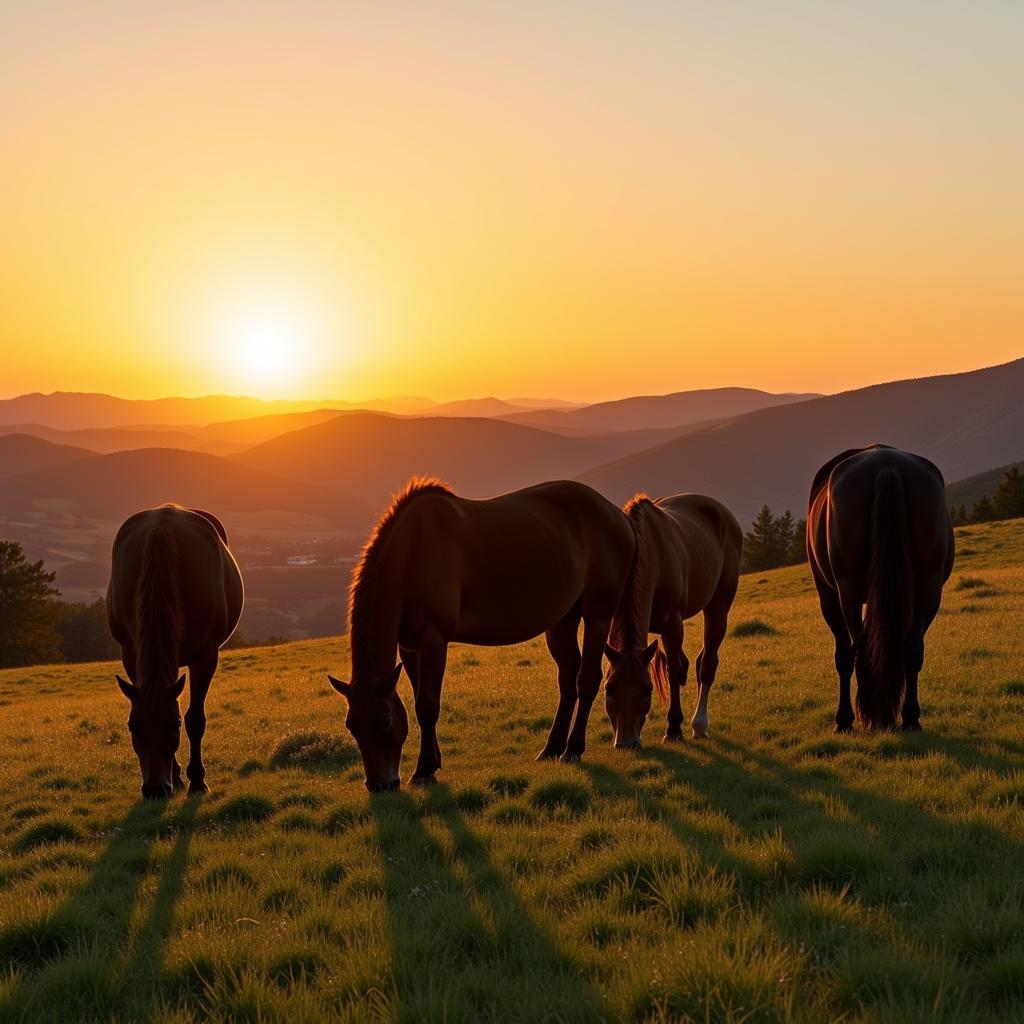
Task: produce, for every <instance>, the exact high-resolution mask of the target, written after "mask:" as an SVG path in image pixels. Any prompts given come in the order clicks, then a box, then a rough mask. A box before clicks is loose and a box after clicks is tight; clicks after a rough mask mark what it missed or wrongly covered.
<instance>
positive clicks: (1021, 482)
mask: <svg viewBox="0 0 1024 1024" xmlns="http://www.w3.org/2000/svg"><path fill="white" fill-rule="evenodd" d="M992 508H993V511H994V512H995V516H996V518H997V519H1018V518H1020V517H1021V516H1024V473H1021V471H1020V469H1019V468H1018V467H1017V466H1011V467H1010V468H1009V469H1008V470H1007V471H1006V472H1005V473H1004V474H1003V479H1002V480H1001V481H1000V482H999V486H998V487H997V488H996V493H995V494H993V495H992Z"/></svg>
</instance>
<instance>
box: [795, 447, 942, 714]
mask: <svg viewBox="0 0 1024 1024" xmlns="http://www.w3.org/2000/svg"><path fill="white" fill-rule="evenodd" d="M954 555H955V541H954V538H953V525H952V523H951V521H950V517H949V509H948V508H947V507H946V485H945V481H944V480H943V478H942V473H941V472H940V471H939V469H938V467H936V466H935V465H934V464H933V463H931V462H929V461H928V459H925V458H922V457H921V456H920V455H914V454H912V453H911V452H905V451H900V450H899V449H898V448H892V447H890V446H888V445H870V446H868V447H866V448H851V449H849V450H848V451H845V452H842V453H841V454H840V455H837V456H836V457H835V458H833V459H831V460H829V461H828V462H826V463H825V465H824V466H822V467H821V469H819V470H818V472H817V474H816V475H815V477H814V482H813V483H812V485H811V494H810V499H809V502H808V512H807V557H808V560H809V561H810V565H811V574H812V576H813V577H814V586H815V588H816V589H817V591H818V600H819V603H820V604H821V613H822V615H823V616H824V619H825V622H826V623H827V624H828V627H829V629H831V631H832V633H833V635H834V636H835V641H836V647H835V664H836V671H837V672H838V673H839V706H838V709H837V711H836V732H848V731H849V730H850V729H851V728H852V727H853V721H854V714H853V707H852V705H851V702H850V679H851V677H852V676H853V674H854V672H855V671H856V675H857V716H858V718H859V719H860V721H861V724H862V725H863V726H864V727H865V728H868V729H876V728H881V729H892V728H894V727H895V725H896V717H897V712H898V711H899V709H900V702H901V700H902V704H903V715H902V717H903V728H904V729H907V730H913V731H916V730H919V729H920V728H921V706H920V704H919V703H918V697H917V678H918V675H919V674H920V672H921V668H922V666H923V665H924V636H925V633H926V631H927V630H928V627H929V626H930V625H931V622H932V620H933V619H934V618H935V615H936V614H937V612H938V610H939V604H940V602H941V600H942V588H943V586H944V585H945V583H946V581H947V580H948V579H949V576H950V573H952V571H953V559H954Z"/></svg>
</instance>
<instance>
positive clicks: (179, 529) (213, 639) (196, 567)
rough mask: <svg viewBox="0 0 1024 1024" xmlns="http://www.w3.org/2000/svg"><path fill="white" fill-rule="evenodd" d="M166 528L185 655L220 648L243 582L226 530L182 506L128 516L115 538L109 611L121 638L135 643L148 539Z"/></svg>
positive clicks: (203, 514)
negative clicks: (212, 646)
mask: <svg viewBox="0 0 1024 1024" xmlns="http://www.w3.org/2000/svg"><path fill="white" fill-rule="evenodd" d="M157 528H162V529H165V530H166V531H167V533H168V535H169V537H170V539H171V541H172V543H173V548H174V553H175V570H176V573H175V574H176V582H177V588H178V591H179V593H180V600H181V603H182V613H183V616H184V621H185V635H184V638H183V644H182V646H183V659H182V662H181V664H186V663H187V661H188V657H189V655H190V654H192V653H195V654H198V653H200V649H201V648H204V647H206V646H209V644H211V643H214V644H215V645H216V646H217V647H219V646H220V645H221V644H222V643H224V642H225V641H226V640H227V639H228V638H229V637H230V636H231V633H232V632H233V631H234V629H235V626H236V625H237V624H238V620H239V618H240V616H241V611H242V602H243V587H242V578H241V573H240V572H239V570H238V564H237V563H236V562H235V559H234V556H233V555H232V554H231V552H230V550H229V549H228V547H227V544H226V542H225V538H226V532H225V530H224V527H223V525H222V524H221V523H220V521H219V520H218V519H217V518H216V517H215V516H213V515H212V514H211V513H208V512H202V511H198V510H197V511H193V510H191V509H187V508H183V507H182V506H180V505H161V506H159V507H158V508H152V509H145V510H143V511H141V512H136V513H135V514H134V515H132V516H130V517H129V518H128V519H126V520H125V522H124V523H123V524H122V525H121V528H120V529H119V530H118V532H117V535H116V536H115V538H114V545H113V550H112V554H111V574H110V584H109V586H108V588H107V613H108V618H109V621H110V628H111V632H112V634H113V636H114V638H115V639H116V640H118V642H119V643H122V644H124V643H125V642H126V641H131V642H134V641H136V640H137V638H136V637H135V636H134V632H135V629H136V625H137V621H138V615H137V599H138V590H139V581H140V579H141V574H142V572H143V567H144V557H143V556H144V552H145V545H146V538H147V537H148V536H149V534H150V533H151V532H152V531H153V530H155V529H157Z"/></svg>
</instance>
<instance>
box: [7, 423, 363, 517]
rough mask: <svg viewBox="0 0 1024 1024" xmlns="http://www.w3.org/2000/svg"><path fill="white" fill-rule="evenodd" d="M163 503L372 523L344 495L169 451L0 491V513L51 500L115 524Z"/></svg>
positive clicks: (45, 474) (35, 476) (121, 457)
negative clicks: (137, 512) (289, 513)
mask: <svg viewBox="0 0 1024 1024" xmlns="http://www.w3.org/2000/svg"><path fill="white" fill-rule="evenodd" d="M0 440H2V439H0ZM165 501H176V502H178V503H179V504H182V505H189V506H197V507H200V508H209V509H211V510H216V512H217V513H218V514H222V513H223V514H224V515H225V517H229V516H230V514H231V513H245V514H251V513H254V512H261V511H267V510H274V511H280V512H296V513H302V514H304V515H311V516H318V517H320V518H322V519H323V520H325V521H327V522H329V523H332V524H334V525H335V526H338V527H343V528H346V529H350V530H354V531H362V530H365V529H366V528H367V527H368V525H369V523H370V522H371V512H370V510H369V508H368V507H367V506H366V505H364V504H363V503H362V502H360V501H358V500H357V499H355V498H352V497H350V496H347V495H346V494H345V493H344V492H340V491H337V490H333V489H330V488H327V487H317V486H315V485H312V484H302V483H295V482H293V481H292V480H288V479H282V478H281V477H280V476H276V475H274V474H271V473H267V472H264V471H262V470H260V469H254V468H251V467H248V466H243V465H239V464H237V463H234V462H230V461H227V460H225V459H220V458H217V457H216V456H214V455H204V454H200V453H198V452H183V451H176V450H174V449H167V448H150V449H142V450H140V451H131V452H117V453H114V454H112V455H95V456H93V457H92V458H88V459H80V460H78V461H76V462H73V463H71V464H70V465H64V466H61V467H59V468H58V469H57V470H41V471H38V472H32V473H24V474H21V475H19V476H12V477H10V478H9V479H7V480H6V481H5V483H4V487H3V488H2V490H0V517H11V516H17V515H24V514H26V513H28V512H30V511H31V510H32V509H33V508H37V507H39V506H41V505H46V504H51V505H54V504H55V506H56V508H58V509H59V510H60V511H61V512H62V513H65V514H66V513H70V514H73V515H74V516H77V517H87V518H94V519H101V520H108V521H109V520H112V521H118V520H120V519H123V518H124V517H126V516H128V515H130V514H131V513H132V512H136V511H138V510H139V509H140V508H147V507H149V506H153V505H159V504H161V503H162V502H165Z"/></svg>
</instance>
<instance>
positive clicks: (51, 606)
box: [0, 541, 61, 668]
mask: <svg viewBox="0 0 1024 1024" xmlns="http://www.w3.org/2000/svg"><path fill="white" fill-rule="evenodd" d="M55 578H56V573H52V572H46V571H45V570H44V569H43V563H42V562H29V561H28V559H27V558H25V553H24V552H23V551H22V549H21V545H20V544H17V543H15V542H14V541H0V668H10V667H13V666H19V665H39V664H42V663H45V662H52V661H60V660H61V656H60V637H59V635H58V633H57V630H56V622H57V615H58V612H59V609H58V606H57V603H56V602H55V601H54V600H53V598H54V597H56V596H57V595H58V594H59V593H60V591H59V590H57V589H56V588H55V587H54V586H53V585H52V584H53V581H54V579H55Z"/></svg>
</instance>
